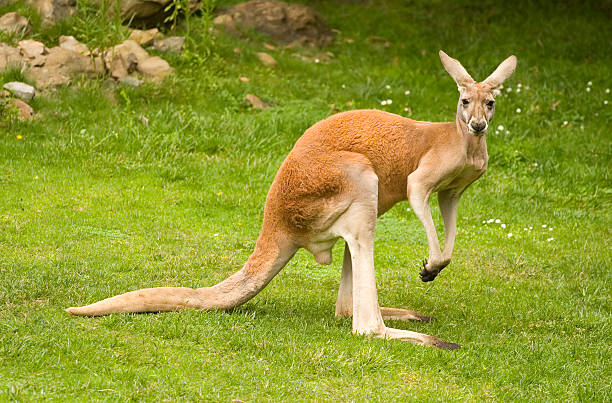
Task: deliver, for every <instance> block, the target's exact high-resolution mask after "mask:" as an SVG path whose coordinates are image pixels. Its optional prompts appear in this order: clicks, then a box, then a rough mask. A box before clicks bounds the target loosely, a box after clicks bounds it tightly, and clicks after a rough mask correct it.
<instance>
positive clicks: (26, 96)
mask: <svg viewBox="0 0 612 403" xmlns="http://www.w3.org/2000/svg"><path fill="white" fill-rule="evenodd" d="M2 88H4V89H5V90H9V91H10V92H11V94H13V95H14V96H16V97H17V98H20V99H23V100H24V101H29V100H30V99H32V98H34V95H36V89H35V88H34V87H32V86H31V85H28V84H26V83H22V82H20V81H11V82H10V83H6V84H4V85H3V86H2Z"/></svg>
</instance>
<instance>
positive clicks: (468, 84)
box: [440, 51, 516, 136]
mask: <svg viewBox="0 0 612 403" xmlns="http://www.w3.org/2000/svg"><path fill="white" fill-rule="evenodd" d="M440 60H442V64H443V65H444V68H445V69H446V71H447V72H448V74H450V76H451V77H452V78H453V79H454V80H455V82H456V83H457V88H458V89H459V101H458V103H457V119H459V120H460V121H462V122H463V123H465V124H466V126H467V128H468V131H469V132H470V133H471V134H472V135H474V136H482V135H484V134H485V133H486V132H487V129H488V128H489V122H490V121H491V119H493V115H494V114H495V99H494V98H495V96H496V95H499V94H500V91H499V87H500V86H501V84H502V83H503V82H504V81H505V80H506V79H507V78H508V77H510V76H511V75H512V73H514V69H515V68H516V56H510V57H508V58H507V59H506V60H504V61H503V62H501V64H500V65H499V66H498V67H497V69H495V71H494V72H493V73H492V74H491V75H490V76H489V77H487V79H486V80H484V81H482V82H480V83H477V82H476V81H474V79H473V78H472V77H471V76H470V75H469V74H468V72H467V71H466V70H465V68H463V66H462V65H461V63H459V61H458V60H455V59H453V58H452V57H450V56H448V55H447V54H446V53H444V52H443V51H440Z"/></svg>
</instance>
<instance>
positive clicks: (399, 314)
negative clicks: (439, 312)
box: [380, 306, 436, 322]
mask: <svg viewBox="0 0 612 403" xmlns="http://www.w3.org/2000/svg"><path fill="white" fill-rule="evenodd" d="M380 313H381V315H382V317H383V319H384V320H404V321H405V320H418V321H421V322H431V321H434V320H436V318H432V317H431V316H425V315H422V314H420V313H418V312H415V311H411V310H409V309H401V308H385V307H384V306H381V307H380Z"/></svg>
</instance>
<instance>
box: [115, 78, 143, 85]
mask: <svg viewBox="0 0 612 403" xmlns="http://www.w3.org/2000/svg"><path fill="white" fill-rule="evenodd" d="M119 82H120V83H121V84H125V85H129V86H130V87H138V86H140V84H142V80H139V79H137V78H136V77H132V76H125V77H121V78H120V79H119Z"/></svg>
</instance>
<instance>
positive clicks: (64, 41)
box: [59, 35, 89, 55]
mask: <svg viewBox="0 0 612 403" xmlns="http://www.w3.org/2000/svg"><path fill="white" fill-rule="evenodd" d="M59 45H60V47H61V48H64V49H68V50H71V51H73V52H77V53H80V54H82V55H88V54H89V48H88V47H87V45H85V44H83V43H81V42H79V41H77V40H76V39H75V37H74V36H64V35H62V36H60V38H59Z"/></svg>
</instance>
